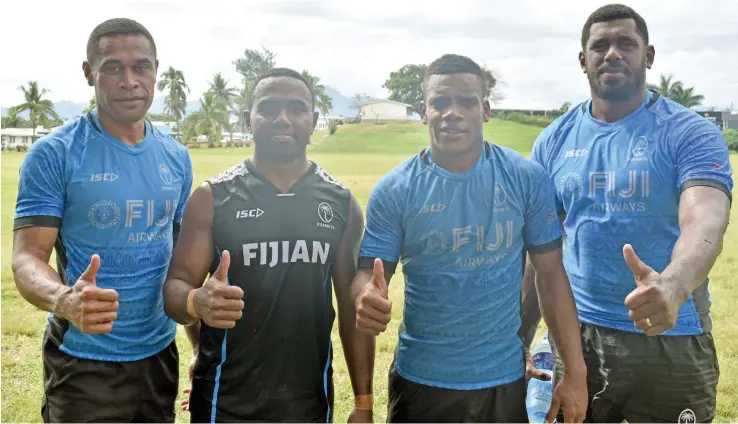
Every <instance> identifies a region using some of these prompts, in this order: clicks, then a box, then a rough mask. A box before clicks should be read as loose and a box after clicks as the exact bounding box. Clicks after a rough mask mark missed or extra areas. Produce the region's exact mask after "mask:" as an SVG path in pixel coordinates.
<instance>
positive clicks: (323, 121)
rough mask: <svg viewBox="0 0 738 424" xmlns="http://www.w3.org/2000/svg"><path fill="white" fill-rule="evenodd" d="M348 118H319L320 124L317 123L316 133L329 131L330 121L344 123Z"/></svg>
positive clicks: (321, 116) (328, 116)
mask: <svg viewBox="0 0 738 424" xmlns="http://www.w3.org/2000/svg"><path fill="white" fill-rule="evenodd" d="M344 119H346V118H344V117H343V116H331V115H323V114H321V115H320V116H318V122H316V123H315V131H322V130H326V129H328V121H342V120H344Z"/></svg>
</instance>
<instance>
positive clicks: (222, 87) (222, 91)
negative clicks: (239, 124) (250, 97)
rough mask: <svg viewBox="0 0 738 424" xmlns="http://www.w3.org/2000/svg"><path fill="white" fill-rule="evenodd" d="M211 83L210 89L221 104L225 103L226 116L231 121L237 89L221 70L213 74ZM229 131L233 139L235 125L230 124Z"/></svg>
mask: <svg viewBox="0 0 738 424" xmlns="http://www.w3.org/2000/svg"><path fill="white" fill-rule="evenodd" d="M209 84H210V90H211V91H212V92H213V94H214V95H215V98H216V100H217V101H218V102H219V103H220V104H221V105H224V107H225V112H226V116H227V117H228V122H229V123H230V121H231V119H230V110H231V104H232V102H233V98H234V97H236V95H237V93H236V89H235V88H233V87H229V86H228V81H226V79H225V78H223V75H222V74H221V73H220V72H218V73H216V74H215V75H213V81H210V82H209ZM228 133H229V135H230V136H231V141H233V126H232V125H229V127H228Z"/></svg>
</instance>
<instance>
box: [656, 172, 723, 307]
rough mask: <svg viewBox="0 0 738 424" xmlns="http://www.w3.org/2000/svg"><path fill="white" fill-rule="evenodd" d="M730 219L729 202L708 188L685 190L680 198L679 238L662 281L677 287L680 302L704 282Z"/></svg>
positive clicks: (698, 187) (719, 191)
mask: <svg viewBox="0 0 738 424" xmlns="http://www.w3.org/2000/svg"><path fill="white" fill-rule="evenodd" d="M729 217H730V199H729V198H728V196H727V195H726V193H725V192H723V191H722V190H719V189H717V188H713V187H708V186H693V187H690V188H688V189H686V190H684V191H683V192H682V194H681V197H680V199H679V232H680V235H679V238H678V239H677V242H676V245H675V246H674V249H673V250H672V254H671V262H670V263H669V265H668V266H667V267H666V269H665V270H664V272H663V273H662V278H663V281H664V282H666V283H667V284H675V285H677V286H678V292H679V295H680V300H681V303H680V305H681V304H682V303H684V302H685V301H686V300H687V299H688V298H689V296H690V295H691V294H692V292H693V291H694V290H695V289H696V288H697V287H699V286H700V285H701V284H702V283H704V282H705V279H706V278H707V274H709V272H710V270H711V269H712V267H713V265H715V261H716V260H717V258H718V256H719V255H720V252H721V251H722V249H723V236H724V235H725V230H726V229H727V227H728V219H729Z"/></svg>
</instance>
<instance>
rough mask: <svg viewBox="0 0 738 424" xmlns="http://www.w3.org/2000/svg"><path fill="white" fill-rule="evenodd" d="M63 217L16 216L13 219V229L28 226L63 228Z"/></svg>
mask: <svg viewBox="0 0 738 424" xmlns="http://www.w3.org/2000/svg"><path fill="white" fill-rule="evenodd" d="M61 221H62V220H61V217H59V216H55V215H25V216H16V218H15V219H14V220H13V231H15V230H20V229H22V228H28V227H50V228H61Z"/></svg>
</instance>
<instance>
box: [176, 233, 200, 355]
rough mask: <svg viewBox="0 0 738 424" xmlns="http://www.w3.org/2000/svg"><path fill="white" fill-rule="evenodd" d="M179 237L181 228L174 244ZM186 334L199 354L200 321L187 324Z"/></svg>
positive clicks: (193, 353) (194, 353)
mask: <svg viewBox="0 0 738 424" xmlns="http://www.w3.org/2000/svg"><path fill="white" fill-rule="evenodd" d="M178 239H179V229H177V230H176V231H175V232H174V246H175V247H176V246H177V240H178ZM185 334H187V340H189V341H190V346H192V355H193V356H197V354H198V352H199V351H200V321H197V322H196V323H194V324H192V325H186V326H185Z"/></svg>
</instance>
